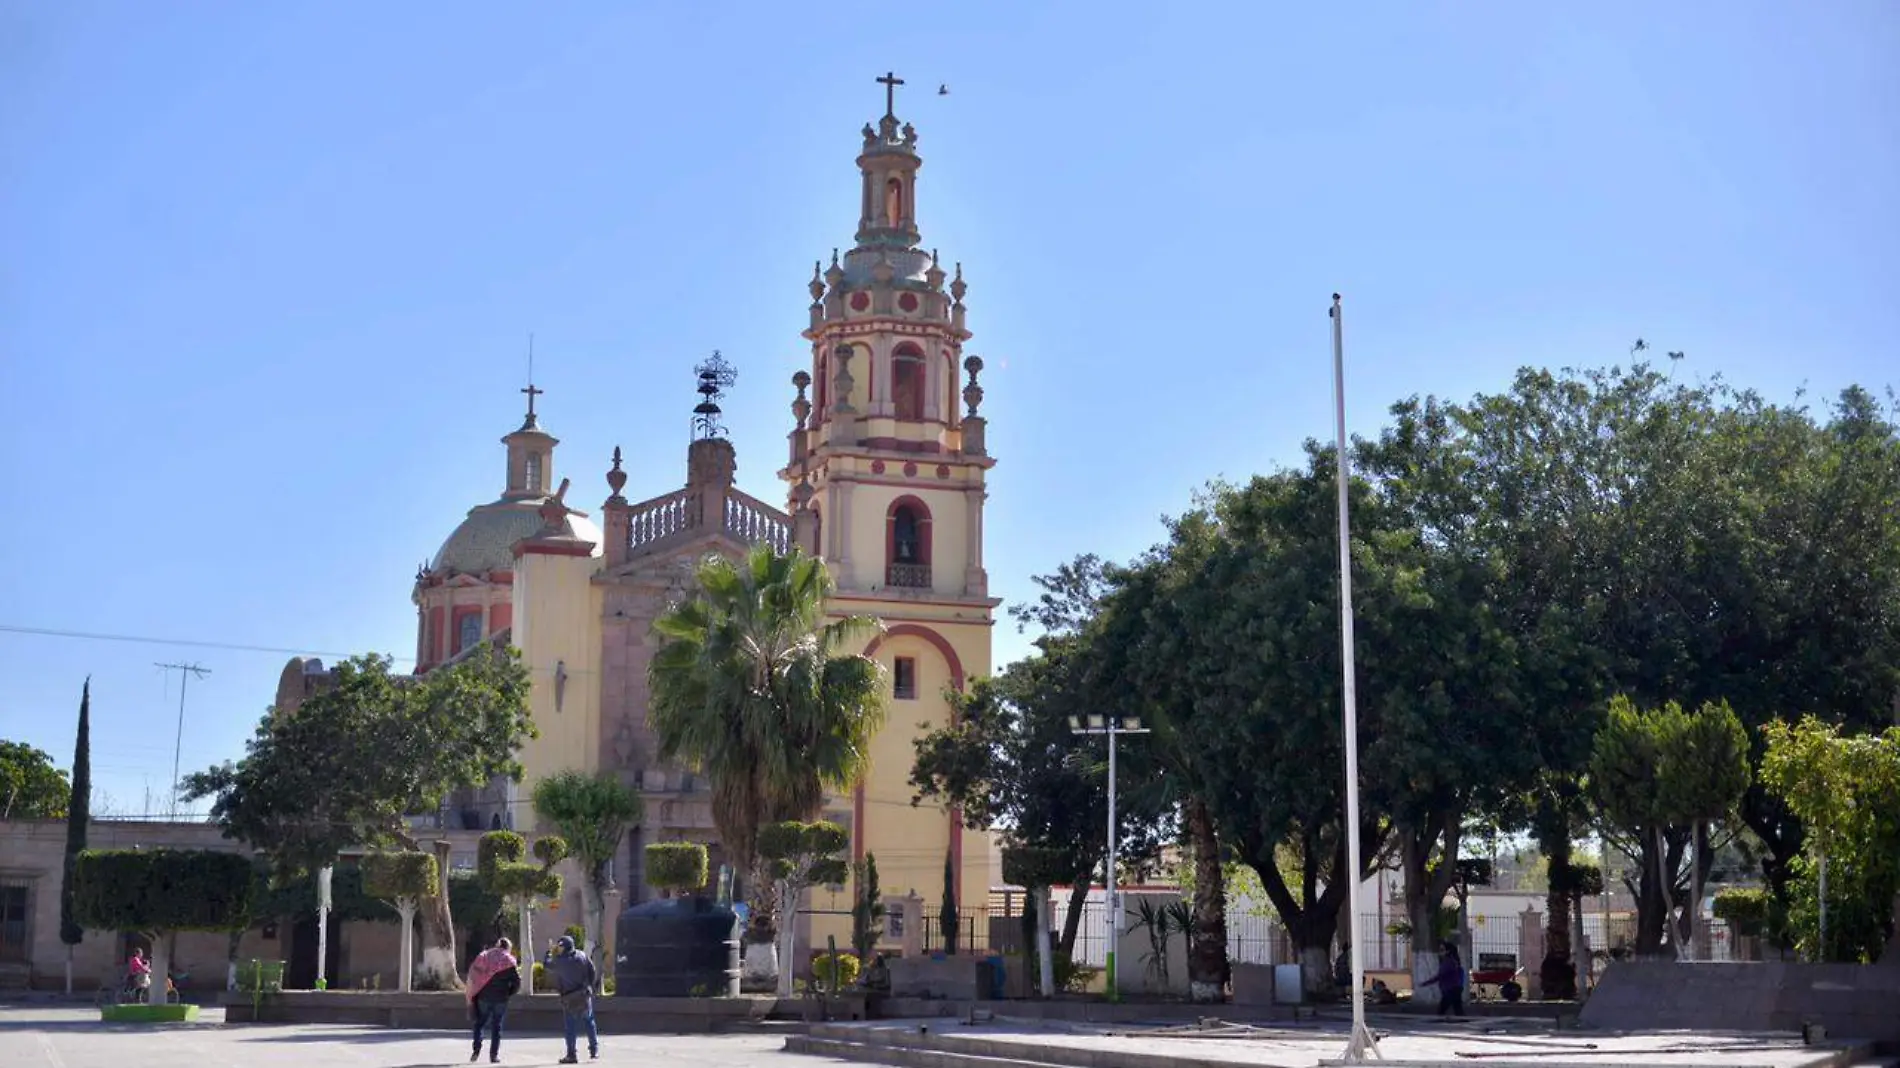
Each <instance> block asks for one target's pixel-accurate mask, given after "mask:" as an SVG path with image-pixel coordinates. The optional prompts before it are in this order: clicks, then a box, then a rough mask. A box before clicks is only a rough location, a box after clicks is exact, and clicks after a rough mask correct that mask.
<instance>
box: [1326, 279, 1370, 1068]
mask: <svg viewBox="0 0 1900 1068" xmlns="http://www.w3.org/2000/svg"><path fill="white" fill-rule="evenodd" d="M1328 314H1330V315H1331V316H1332V319H1333V414H1334V416H1335V417H1336V419H1337V427H1336V429H1337V430H1338V432H1339V442H1338V447H1339V456H1338V460H1339V649H1340V654H1341V659H1342V660H1343V661H1344V671H1345V677H1344V686H1343V688H1344V691H1345V693H1344V696H1345V702H1344V703H1345V706H1346V708H1345V719H1346V871H1345V872H1344V878H1345V879H1346V901H1347V906H1346V910H1347V912H1349V913H1350V914H1351V915H1352V919H1351V920H1349V921H1347V922H1349V923H1354V924H1356V923H1358V922H1359V703H1358V694H1357V682H1356V678H1355V675H1354V670H1353V658H1352V653H1353V648H1352V533H1351V530H1352V524H1351V520H1350V517H1349V515H1348V511H1347V500H1348V493H1347V490H1348V487H1349V480H1350V478H1351V477H1352V461H1351V460H1350V459H1349V458H1348V456H1347V453H1346V450H1347V448H1348V447H1349V444H1350V443H1349V442H1348V441H1347V440H1346V340H1345V322H1344V316H1343V314H1342V312H1341V310H1340V305H1339V294H1337V293H1334V294H1333V306H1332V309H1331V311H1330V312H1329V313H1328ZM1358 934H1359V933H1358V932H1357V931H1354V932H1353V940H1352V1037H1351V1038H1350V1039H1349V1040H1348V1041H1347V1043H1346V1063H1348V1064H1361V1063H1364V1061H1365V1059H1366V1055H1367V1054H1371V1055H1372V1056H1374V1057H1378V1056H1379V1043H1378V1041H1377V1040H1376V1039H1374V1038H1373V1037H1372V1032H1371V1031H1369V1030H1367V1029H1366V995H1365V987H1366V963H1365V956H1364V952H1363V943H1364V942H1365V939H1363V938H1360V937H1359V936H1358Z"/></svg>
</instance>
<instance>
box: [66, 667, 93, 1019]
mask: <svg viewBox="0 0 1900 1068" xmlns="http://www.w3.org/2000/svg"><path fill="white" fill-rule="evenodd" d="M91 819H92V676H90V675H88V676H86V683H85V685H84V686H83V687H81V689H80V691H79V736H78V738H77V739H76V740H74V742H73V793H72V797H71V798H70V799H68V801H67V802H66V866H65V872H64V874H63V876H62V878H61V879H60V884H59V940H60V941H61V942H64V943H66V992H67V993H69V994H70V993H72V984H73V947H74V946H77V945H78V944H79V942H80V940H81V939H83V938H85V937H86V929H85V928H83V927H81V926H80V925H79V919H78V917H76V916H74V915H73V867H74V865H75V864H77V863H78V861H79V854H81V853H83V852H85V849H86V825H87V823H88V822H90V821H91Z"/></svg>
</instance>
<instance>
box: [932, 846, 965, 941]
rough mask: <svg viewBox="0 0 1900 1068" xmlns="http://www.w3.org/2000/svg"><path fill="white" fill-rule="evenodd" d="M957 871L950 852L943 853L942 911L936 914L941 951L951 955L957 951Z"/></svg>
mask: <svg viewBox="0 0 1900 1068" xmlns="http://www.w3.org/2000/svg"><path fill="white" fill-rule="evenodd" d="M959 926H960V925H959V924H958V923H957V873H956V868H954V867H952V866H951V863H950V854H949V853H948V852H945V853H944V855H943V911H942V912H940V913H938V914H937V927H938V929H939V930H940V931H942V932H943V951H944V952H945V953H947V954H949V955H951V956H955V955H956V952H957V933H958V927H959Z"/></svg>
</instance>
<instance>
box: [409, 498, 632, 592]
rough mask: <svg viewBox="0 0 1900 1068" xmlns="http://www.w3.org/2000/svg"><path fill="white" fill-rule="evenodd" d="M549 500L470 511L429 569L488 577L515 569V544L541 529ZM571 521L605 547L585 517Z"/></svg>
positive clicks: (579, 531) (576, 529)
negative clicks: (543, 508)
mask: <svg viewBox="0 0 1900 1068" xmlns="http://www.w3.org/2000/svg"><path fill="white" fill-rule="evenodd" d="M546 500H547V498H546V497H544V496H543V497H529V498H526V499H522V500H504V501H496V502H494V503H492V504H483V505H478V506H476V507H474V508H471V509H469V512H468V518H466V519H464V520H462V523H461V525H460V526H458V527H456V528H455V531H454V533H452V534H450V535H449V536H448V539H447V540H446V541H444V542H443V543H442V548H440V549H438V550H437V551H436V554H435V559H434V560H432V561H430V563H429V570H431V571H435V572H438V573H443V574H447V573H449V572H454V571H459V572H462V573H464V574H474V575H485V574H487V573H489V572H490V571H507V570H511V569H512V568H513V567H514V566H515V557H514V551H513V550H514V544H515V542H518V541H520V540H521V539H523V538H525V537H528V536H530V535H532V534H533V533H534V532H535V531H537V530H540V529H541V512H540V508H541V504H542V502H544V501H546ZM567 519H568V522H569V523H570V524H572V525H573V527H574V533H575V534H576V535H578V536H579V537H582V538H585V539H587V540H588V541H591V542H593V543H594V544H595V545H599V544H601V534H600V528H599V527H598V526H596V525H594V523H593V521H592V520H590V519H588V518H587V517H585V516H582V515H577V514H573V513H570V514H569V515H568V517H567Z"/></svg>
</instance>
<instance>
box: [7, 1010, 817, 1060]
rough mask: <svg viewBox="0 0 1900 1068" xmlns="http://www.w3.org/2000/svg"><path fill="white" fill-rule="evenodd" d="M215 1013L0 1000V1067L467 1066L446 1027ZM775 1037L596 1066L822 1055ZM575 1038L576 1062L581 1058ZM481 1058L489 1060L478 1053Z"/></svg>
mask: <svg viewBox="0 0 1900 1068" xmlns="http://www.w3.org/2000/svg"><path fill="white" fill-rule="evenodd" d="M223 1019H224V1010H222V1009H206V1010H205V1012H204V1014H203V1017H202V1019H201V1022H199V1023H196V1024H179V1025H172V1026H164V1027H136V1026H129V1025H112V1024H102V1023H100V1022H99V1011H98V1010H97V1009H94V1008H92V1007H90V1006H88V1007H86V1008H77V1007H72V1006H67V1005H52V1004H47V1003H37V1004H34V1003H24V1004H4V1003H0V1065H4V1066H5V1068H278V1066H285V1068H288V1066H290V1065H296V1066H299V1068H435V1066H437V1065H444V1066H454V1065H463V1064H467V1063H468V1037H467V1036H466V1035H464V1034H460V1033H457V1032H450V1031H392V1030H390V1029H388V1028H383V1027H353V1026H347V1025H292V1024H281V1025H280V1024H261V1025H254V1026H248V1025H247V1026H237V1025H233V1026H229V1027H226V1026H224V1025H223V1022H222V1021H223ZM784 1044H785V1040H784V1039H783V1038H782V1037H779V1036H777V1035H691V1036H677V1037H676V1036H670V1035H611V1036H606V1037H604V1038H603V1040H602V1043H601V1052H600V1060H598V1061H593V1062H591V1063H593V1064H596V1065H600V1066H601V1068H634V1066H636V1065H637V1066H639V1068H660V1066H662V1065H667V1066H670V1065H679V1066H681V1068H760V1066H763V1065H771V1066H773V1068H813V1066H817V1065H836V1064H839V1063H840V1062H838V1061H834V1060H832V1059H830V1058H828V1057H804V1056H798V1055H795V1054H789V1053H783V1052H780V1050H781V1049H782V1048H783V1046H784ZM585 1046H586V1042H585V1040H584V1039H583V1040H582V1047H583V1048H582V1049H581V1063H583V1064H587V1063H590V1062H589V1061H588V1060H587V1050H586V1048H585ZM563 1052H564V1050H563V1049H562V1044H561V1036H560V1035H558V1034H553V1035H550V1034H530V1035H524V1036H522V1037H520V1038H518V1039H511V1038H509V1037H506V1036H504V1037H503V1039H502V1046H501V1063H502V1064H504V1065H551V1064H553V1063H554V1062H555V1061H557V1060H559V1059H560V1057H561V1055H562V1053H563ZM481 1063H482V1064H484V1065H486V1064H487V1063H488V1060H487V1057H486V1054H485V1053H484V1056H483V1059H482V1061H481Z"/></svg>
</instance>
